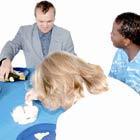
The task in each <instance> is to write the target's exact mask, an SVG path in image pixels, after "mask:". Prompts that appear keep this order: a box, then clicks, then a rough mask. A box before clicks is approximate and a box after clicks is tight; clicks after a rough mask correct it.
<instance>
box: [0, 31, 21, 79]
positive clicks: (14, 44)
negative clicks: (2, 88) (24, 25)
mask: <svg viewBox="0 0 140 140" xmlns="http://www.w3.org/2000/svg"><path fill="white" fill-rule="evenodd" d="M21 49H22V36H21V28H20V30H19V31H18V33H17V34H16V36H15V38H14V39H13V40H12V41H8V42H7V43H6V45H5V46H4V47H3V49H2V51H1V54H0V63H1V65H0V81H5V80H6V79H7V78H8V75H9V73H10V71H11V70H12V60H13V58H14V56H15V55H16V54H17V53H18V52H19V50H21Z"/></svg>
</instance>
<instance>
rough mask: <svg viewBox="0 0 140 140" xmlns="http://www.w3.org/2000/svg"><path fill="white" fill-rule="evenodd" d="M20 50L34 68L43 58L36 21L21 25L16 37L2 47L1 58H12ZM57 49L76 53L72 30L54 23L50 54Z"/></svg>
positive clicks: (28, 65) (28, 64) (29, 65)
mask: <svg viewBox="0 0 140 140" xmlns="http://www.w3.org/2000/svg"><path fill="white" fill-rule="evenodd" d="M19 50H23V52H24V55H25V61H26V65H27V67H30V68H34V67H36V66H37V65H38V64H39V63H41V61H42V60H43V58H44V57H43V53H42V47H41V42H40V39H39V34H38V28H37V25H36V23H35V24H33V25H27V26H21V27H20V29H19V31H18V32H17V34H16V36H15V38H14V39H13V40H12V41H9V42H7V43H6V45H5V46H4V48H3V49H2V51H1V55H0V60H2V59H3V58H9V59H11V60H12V59H13V58H14V56H15V55H16V54H17V53H18V52H19ZM56 51H67V52H69V53H73V54H75V52H74V46H73V41H72V38H71V35H70V32H69V31H67V30H65V29H63V28H60V27H58V26H55V25H54V27H53V29H52V35H51V41H50V47H49V54H50V53H53V52H56Z"/></svg>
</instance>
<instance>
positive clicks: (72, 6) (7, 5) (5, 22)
mask: <svg viewBox="0 0 140 140" xmlns="http://www.w3.org/2000/svg"><path fill="white" fill-rule="evenodd" d="M50 1H51V2H52V3H53V4H54V5H55V7H56V21H55V24H56V25H58V26H60V27H63V28H66V29H68V30H69V31H70V32H71V35H72V39H73V41H74V45H75V51H76V53H77V55H78V56H79V57H81V58H83V59H84V60H86V61H88V62H90V63H95V64H99V65H101V66H102V68H103V69H104V70H105V73H108V72H109V69H110V66H111V62H112V58H113V55H114V53H115V51H116V49H115V48H114V47H113V46H112V42H111V40H110V32H111V29H112V23H113V21H114V19H115V17H116V16H117V15H118V14H120V13H122V12H127V11H129V12H136V13H138V14H140V6H139V0H129V1H128V0H116V1H113V0H85V1H84V0H83V1H80V0H50ZM37 2H39V0H8V1H4V0H0V19H1V20H0V50H1V49H2V47H3V46H4V44H5V43H6V42H7V41H8V40H12V39H13V38H14V36H15V34H16V33H17V31H18V29H19V27H20V26H21V25H27V24H32V23H34V22H35V19H34V7H35V4H36V3H37ZM13 66H20V67H25V66H26V65H25V61H24V56H23V53H22V52H20V53H19V54H18V55H17V56H16V57H15V59H14V61H13Z"/></svg>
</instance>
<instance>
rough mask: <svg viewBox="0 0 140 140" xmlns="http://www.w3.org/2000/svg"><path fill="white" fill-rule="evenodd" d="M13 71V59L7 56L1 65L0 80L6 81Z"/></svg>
mask: <svg viewBox="0 0 140 140" xmlns="http://www.w3.org/2000/svg"><path fill="white" fill-rule="evenodd" d="M11 71H13V69H12V64H11V60H10V59H8V58H6V59H5V60H3V61H2V63H1V66H0V81H5V80H7V79H8V76H9V73H10V72H11Z"/></svg>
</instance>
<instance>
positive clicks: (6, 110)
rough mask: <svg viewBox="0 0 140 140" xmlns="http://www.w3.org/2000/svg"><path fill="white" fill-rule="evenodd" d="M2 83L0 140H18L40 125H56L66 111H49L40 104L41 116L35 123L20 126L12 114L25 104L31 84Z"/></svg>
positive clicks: (0, 94)
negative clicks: (22, 133) (27, 130)
mask: <svg viewBox="0 0 140 140" xmlns="http://www.w3.org/2000/svg"><path fill="white" fill-rule="evenodd" d="M28 80H29V78H28ZM28 80H25V81H17V82H12V83H10V82H5V83H3V82H0V140H16V138H17V136H18V135H19V134H20V133H21V132H22V131H24V130H25V129H27V128H29V127H31V126H33V125H36V124H40V123H50V124H55V123H56V120H57V117H58V116H59V115H60V114H61V113H62V112H63V111H64V110H62V109H58V110H56V111H49V110H47V109H45V108H44V107H43V106H42V105H41V104H40V103H39V102H35V104H36V105H37V106H38V107H39V115H38V118H37V120H36V121H35V122H34V123H30V124H27V125H19V124H17V123H15V122H14V121H13V118H12V116H11V112H12V111H13V109H14V108H15V107H16V106H18V105H23V104H24V97H25V93H26V88H27V87H26V86H27V83H28V82H29V81H28Z"/></svg>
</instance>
